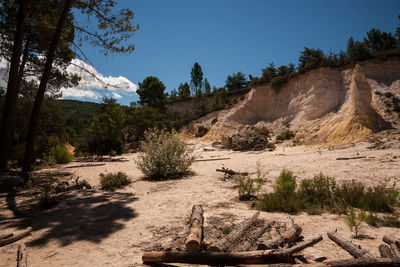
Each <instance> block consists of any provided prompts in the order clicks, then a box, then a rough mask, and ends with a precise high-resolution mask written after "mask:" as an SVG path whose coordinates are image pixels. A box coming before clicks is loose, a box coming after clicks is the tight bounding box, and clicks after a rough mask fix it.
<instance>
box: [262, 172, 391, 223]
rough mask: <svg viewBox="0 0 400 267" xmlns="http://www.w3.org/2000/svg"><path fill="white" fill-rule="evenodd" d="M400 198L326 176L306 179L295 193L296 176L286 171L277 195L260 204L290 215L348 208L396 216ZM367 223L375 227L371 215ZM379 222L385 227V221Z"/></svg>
mask: <svg viewBox="0 0 400 267" xmlns="http://www.w3.org/2000/svg"><path fill="white" fill-rule="evenodd" d="M398 196H399V192H398V191H397V190H395V189H394V188H387V187H385V186H372V187H366V186H365V185H363V184H361V183H358V182H355V181H351V182H345V183H343V184H337V183H336V181H335V179H334V178H332V177H328V176H324V175H323V174H319V175H316V176H314V178H313V179H304V180H303V181H302V182H301V183H300V186H299V188H298V189H297V190H296V179H295V176H293V173H292V172H291V171H289V170H283V171H282V172H281V174H280V176H279V177H278V178H277V180H276V184H275V188H274V192H273V193H268V194H265V195H264V196H263V197H262V199H261V200H260V201H259V203H258V204H259V206H260V208H261V209H262V210H265V211H281V212H289V213H295V212H298V211H306V212H308V213H309V214H319V213H321V212H322V211H324V210H325V211H330V212H334V213H338V214H345V213H347V212H348V209H349V208H358V209H361V210H366V211H370V212H385V213H394V212H395V207H396V205H398ZM366 220H367V221H368V220H369V221H370V222H371V224H373V223H374V224H376V218H374V217H372V215H369V216H367V218H366ZM374 220H375V222H374ZM379 222H380V223H381V224H383V221H382V220H380V221H379ZM394 224H396V223H394Z"/></svg>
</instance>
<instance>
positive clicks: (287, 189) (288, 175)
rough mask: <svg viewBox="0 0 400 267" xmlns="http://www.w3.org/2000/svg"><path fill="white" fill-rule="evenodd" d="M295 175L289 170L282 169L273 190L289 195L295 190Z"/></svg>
mask: <svg viewBox="0 0 400 267" xmlns="http://www.w3.org/2000/svg"><path fill="white" fill-rule="evenodd" d="M296 187H297V184H296V176H294V175H293V172H291V171H290V170H286V169H284V170H282V172H281V174H280V175H279V177H278V179H276V181H275V188H274V189H275V192H276V193H277V194H280V195H282V196H285V197H289V195H290V194H293V193H294V191H295V190H296Z"/></svg>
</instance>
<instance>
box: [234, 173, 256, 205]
mask: <svg viewBox="0 0 400 267" xmlns="http://www.w3.org/2000/svg"><path fill="white" fill-rule="evenodd" d="M235 181H236V186H237V188H238V192H239V199H240V200H250V199H252V198H255V196H254V194H255V193H256V192H257V191H258V189H259V188H257V187H256V186H255V185H254V181H253V180H252V179H251V178H250V177H249V176H247V175H242V174H238V175H236V176H235Z"/></svg>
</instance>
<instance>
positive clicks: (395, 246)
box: [382, 235, 400, 258]
mask: <svg viewBox="0 0 400 267" xmlns="http://www.w3.org/2000/svg"><path fill="white" fill-rule="evenodd" d="M382 240H383V242H385V243H386V244H388V245H389V246H390V248H391V249H392V251H393V254H394V256H395V257H397V258H398V257H400V248H399V241H397V240H396V239H395V238H393V237H392V236H388V235H384V236H383V238H382Z"/></svg>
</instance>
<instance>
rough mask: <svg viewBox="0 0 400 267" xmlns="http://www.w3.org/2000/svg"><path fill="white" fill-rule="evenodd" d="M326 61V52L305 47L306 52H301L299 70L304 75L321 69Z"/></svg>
mask: <svg viewBox="0 0 400 267" xmlns="http://www.w3.org/2000/svg"><path fill="white" fill-rule="evenodd" d="M325 59H326V58H325V55H324V52H322V50H321V49H313V48H307V47H304V51H301V52H300V57H299V65H298V67H297V69H298V70H299V72H300V73H302V72H306V71H308V70H312V69H316V68H319V67H321V66H324V65H325V64H324V62H325Z"/></svg>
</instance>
